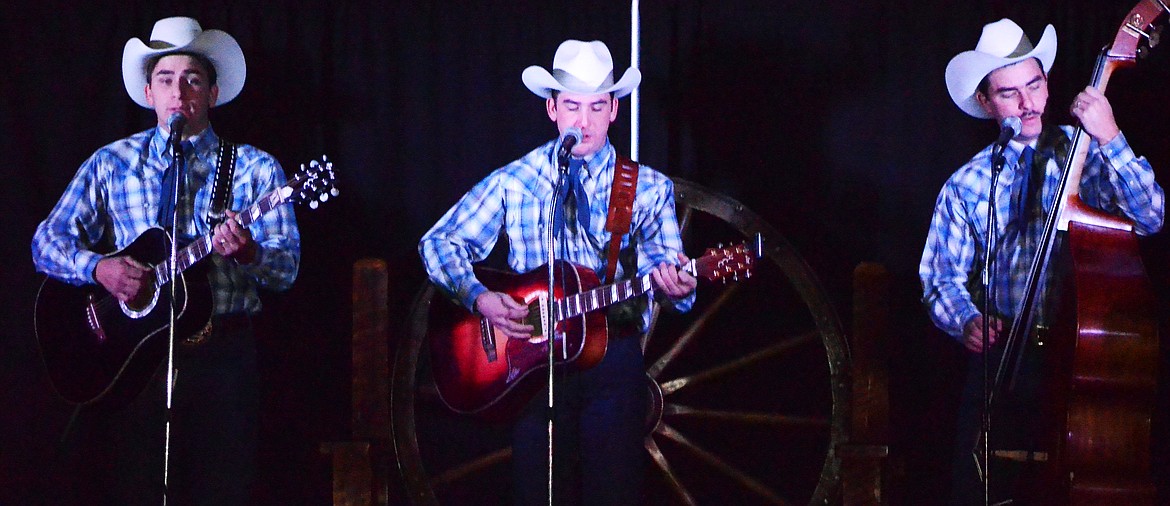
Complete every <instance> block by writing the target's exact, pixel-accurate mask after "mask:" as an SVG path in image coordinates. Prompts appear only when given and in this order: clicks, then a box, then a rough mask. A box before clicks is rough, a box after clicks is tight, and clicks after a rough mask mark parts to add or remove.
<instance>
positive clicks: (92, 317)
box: [85, 293, 106, 343]
mask: <svg viewBox="0 0 1170 506" xmlns="http://www.w3.org/2000/svg"><path fill="white" fill-rule="evenodd" d="M85 299H86V300H85V322H86V323H87V324H89V331H90V332H92V333H93V335H94V336H96V337H97V339H98V342H101V343H104V342H106V330H105V329H103V328H102V322H101V320H99V319H98V310H97V302H95V301H94V299H93V294H92V293H91V294H88V295H86V296H85Z"/></svg>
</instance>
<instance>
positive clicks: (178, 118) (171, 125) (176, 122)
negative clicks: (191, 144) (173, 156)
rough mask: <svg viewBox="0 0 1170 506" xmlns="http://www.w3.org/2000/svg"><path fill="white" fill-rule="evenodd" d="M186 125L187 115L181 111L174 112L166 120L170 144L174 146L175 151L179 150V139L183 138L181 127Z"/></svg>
mask: <svg viewBox="0 0 1170 506" xmlns="http://www.w3.org/2000/svg"><path fill="white" fill-rule="evenodd" d="M186 126H187V117H186V116H184V115H183V113H181V112H176V113H174V114H172V115H171V117H170V119H168V120H167V129H169V130H170V131H171V133H170V139H169V140H170V144H171V145H173V146H174V147H175V151H176V152H178V151H179V141H180V140H181V139H182V138H183V128H184V127H186Z"/></svg>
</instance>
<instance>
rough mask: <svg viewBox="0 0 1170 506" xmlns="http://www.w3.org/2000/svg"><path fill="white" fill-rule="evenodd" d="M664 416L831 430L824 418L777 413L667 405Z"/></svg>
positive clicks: (664, 408)
mask: <svg viewBox="0 0 1170 506" xmlns="http://www.w3.org/2000/svg"><path fill="white" fill-rule="evenodd" d="M663 415H672V416H685V417H691V418H704V419H708V420H713V421H723V422H739V423H746V424H759V425H771V426H775V427H777V428H781V427H799V428H815V429H827V428H829V420H828V419H827V418H823V417H809V416H788V415H779V414H776V413H754V412H746V411H720V410H714V409H696V408H692V407H689V406H683V405H681V404H666V405H665V406H664V407H663Z"/></svg>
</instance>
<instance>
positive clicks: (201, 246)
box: [154, 187, 288, 286]
mask: <svg viewBox="0 0 1170 506" xmlns="http://www.w3.org/2000/svg"><path fill="white" fill-rule="evenodd" d="M283 190H288V187H285V188H282V189H281V190H276V191H272V192H268V194H266V195H264V196H263V197H261V198H260V200H259V201H258V202H256V203H255V204H252V206H251V207H248V208H247V209H245V210H244V212H242V213H240V214H238V215H236V217H235V218H234V219H235V220H236V223H239V224H240V226H242V227H247V226H249V225H251V224H252V223H255V222H256V220H258V219H260V217H261V216H264V215H265V214H267V213H268V212H269V211H271V210H273V209H275V208H276V207H277V206H279V205H280V204H281V203H283V202H284V199H285V197H287V195H282V194H281V192H282V191H283ZM211 237H212V235H211V234H208V235H205V236H202V237H200V238H199V239H197V240H195V241H194V242H192V243H191V244H188V245H187V246H186V247H185V248H183V249H181V250H179V251H178V253H177V254H176V255H175V262H174V263H175V269H176V271H177V272H183V271H185V270H187V269H188V268H190V267H191V266H192V265H195V264H197V263H199V261H200V260H203V258H204V257H206V256H207V255H210V254H211V253H212V251H214V250H213V249H212V247H211ZM170 269H171V262H163V263H161V264H159V265H156V266H155V267H154V278H155V280H156V281H155V282H156V284H157V285H158V286H162V285H165V284H167V283H169V282H170V281H171V279H173V277H172V276H171V270H170Z"/></svg>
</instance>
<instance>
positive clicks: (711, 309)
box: [643, 284, 743, 379]
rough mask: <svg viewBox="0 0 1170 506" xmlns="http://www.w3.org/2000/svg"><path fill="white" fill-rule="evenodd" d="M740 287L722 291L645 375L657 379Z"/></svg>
mask: <svg viewBox="0 0 1170 506" xmlns="http://www.w3.org/2000/svg"><path fill="white" fill-rule="evenodd" d="M741 286H743V285H740V284H734V285H729V286H728V288H727V289H726V290H724V291H723V293H721V294H719V298H718V299H715V302H713V303H712V304H711V305H710V306H708V307H706V308H705V309H704V310H703V312H702V313H701V314H699V315H698V316H697V317H696V318H695V321H694V322H692V323H691V326H690V328H688V329H687V330H686V332H684V333H683V335H681V336H679V337H678V339H677V340H675V342H674V344H673V345H671V347H670V349H669V350H667V351H666V353H663V354H662V356H661V357H659V358H658V360H657V361H656V362H654V365H652V366H650V368H649V369H647V370H646V374H649V375H650V377H651V378H655V379H657V378H658V375H659V374H661V373H662V370H663V369H665V368H666V366H668V365H670V362H671V361H672V360H674V358H675V357H677V356H678V354H679V353H681V352H682V350H683V349H684V348H686V346H687V345H688V344H690V342H691V340H693V339H694V338H695V336H697V335H699V332H700V331H701V330H703V329H704V328H706V327H707V324H708V323H709V322H710V321H711V319H712V318H713V317H714V316H715V315H716V314H717V313H718V312H719V310H720V309H723V305H724V304H726V303H727V301H729V300H731V297H732V296H733V295H734V294H735V293H736V292H738V291H739V287H741ZM644 349H645V348H643V350H644Z"/></svg>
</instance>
